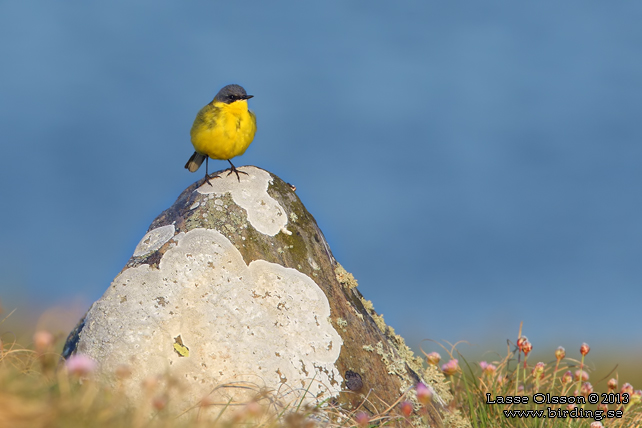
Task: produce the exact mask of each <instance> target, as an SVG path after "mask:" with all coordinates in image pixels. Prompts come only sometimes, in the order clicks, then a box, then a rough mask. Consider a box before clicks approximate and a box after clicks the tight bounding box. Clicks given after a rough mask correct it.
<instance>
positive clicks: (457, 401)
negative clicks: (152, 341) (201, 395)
mask: <svg viewBox="0 0 642 428" xmlns="http://www.w3.org/2000/svg"><path fill="white" fill-rule="evenodd" d="M0 325H1V323H0ZM521 333H522V332H521V327H520V331H519V334H518V340H517V341H516V342H515V344H512V343H509V345H508V347H507V353H506V355H505V356H504V357H503V358H501V359H500V358H498V359H497V360H496V361H489V362H487V361H480V362H468V361H467V360H466V359H465V358H464V357H463V356H462V355H461V354H460V353H459V352H458V351H457V346H456V345H457V344H455V345H454V346H450V347H448V348H446V347H443V348H444V350H445V351H446V353H447V354H448V355H449V357H450V361H448V362H447V363H445V364H443V365H441V366H439V363H440V362H441V361H440V360H441V356H440V355H439V354H438V353H436V352H432V353H430V354H425V355H426V363H427V365H426V370H431V371H433V372H439V373H441V374H440V376H441V375H442V374H443V375H444V376H446V379H447V382H448V386H449V388H450V391H451V393H452V395H453V397H454V398H453V399H452V401H450V402H449V403H447V408H448V409H450V410H453V409H458V410H459V411H460V412H461V413H462V414H463V415H464V416H465V418H466V419H467V420H468V421H469V423H470V426H471V427H475V428H479V427H498V428H508V427H511V428H512V427H525V428H530V427H532V428H536V427H537V428H539V427H572V428H580V427H586V428H589V427H590V428H595V427H600V426H604V427H640V426H642V406H641V404H640V395H642V392H640V391H634V390H633V387H631V386H630V385H629V384H627V383H625V382H621V381H620V380H619V379H618V377H617V373H612V374H611V375H609V376H608V377H606V378H604V379H598V380H595V381H594V380H593V379H591V372H592V370H591V369H590V368H588V367H587V362H588V361H589V359H590V348H589V347H588V345H586V344H582V345H581V346H578V347H577V349H576V350H575V351H573V352H571V351H569V354H572V356H574V357H576V358H571V357H570V356H567V355H566V351H565V350H564V349H563V348H561V347H560V348H558V349H557V350H552V351H551V352H550V355H551V358H550V359H549V361H547V362H538V361H536V362H533V361H532V358H531V359H529V356H531V355H532V354H531V352H532V349H533V347H534V345H531V344H530V342H529V341H528V339H526V338H525V337H524V336H522V334H521ZM0 337H1V338H2V341H0V427H5V426H6V427H15V428H22V427H24V428H41V427H42V428H49V427H65V428H75V427H96V428H102V427H132V428H161V427H163V428H164V427H177V428H182V427H186V428H192V427H217V428H218V427H232V426H234V427H236V426H248V427H249V426H253V427H265V428H273V427H274V428H276V427H313V426H321V425H323V426H328V427H376V426H402V427H410V426H413V425H415V426H416V425H418V424H419V425H420V424H421V420H422V418H423V416H422V415H423V414H425V412H426V408H427V407H429V406H433V405H434V401H433V400H436V398H435V397H434V391H433V390H432V388H431V387H430V386H425V385H423V384H419V385H417V386H416V387H415V388H413V389H412V390H411V391H407V392H406V394H403V395H401V396H400V397H399V400H398V401H397V402H396V403H391V405H390V407H389V408H388V409H385V411H382V413H381V414H376V415H372V414H368V413H366V412H365V411H364V409H367V408H368V406H367V405H364V406H360V407H358V408H357V409H353V410H350V411H346V410H342V409H340V408H338V406H336V405H333V404H330V403H324V405H323V406H318V407H317V408H314V407H306V406H303V405H301V402H300V401H299V402H296V401H295V402H293V403H289V404H285V405H283V404H282V403H278V404H279V405H277V401H279V397H278V396H277V395H275V394H274V392H271V391H261V390H256V391H255V392H256V394H255V397H254V399H253V400H251V401H249V402H247V403H232V402H229V403H224V404H225V405H223V406H220V403H217V404H219V407H218V408H217V409H221V410H217V412H215V413H214V415H215V416H214V417H208V416H205V415H206V414H208V413H209V414H210V415H211V414H212V412H206V411H205V410H207V409H208V408H209V406H212V405H214V404H215V403H209V402H207V400H203V401H202V402H201V403H199V404H198V405H197V406H196V407H197V409H195V410H196V411H192V412H190V413H189V414H183V415H178V414H175V413H172V412H171V411H170V410H169V409H170V407H171V406H169V400H170V398H169V397H170V396H171V394H169V392H170V391H169V389H171V388H172V382H171V381H170V380H169V379H164V380H163V381H160V380H159V379H149V380H146V381H145V383H144V390H145V391H146V394H145V397H144V398H143V399H141V401H140V402H138V403H135V404H134V405H133V404H132V403H130V402H128V401H127V399H126V395H125V394H124V391H122V390H120V389H119V388H118V387H116V388H109V387H106V386H104V385H102V384H101V383H100V382H98V381H96V380H95V379H94V378H93V377H92V373H93V371H94V370H95V362H93V361H91V360H90V359H88V358H86V357H84V356H82V355H79V356H77V357H76V358H72V359H69V360H67V362H65V363H61V362H60V356H59V354H58V353H57V352H56V351H55V350H56V349H60V348H61V346H62V337H59V338H58V339H56V338H54V337H53V336H52V335H51V334H49V333H48V332H46V331H39V332H37V333H36V334H35V335H34V336H33V344H32V345H30V346H29V347H25V346H20V345H19V344H18V343H16V340H15V339H13V338H12V336H11V335H10V334H3V335H1V336H0ZM116 374H117V376H118V377H121V378H123V379H124V378H126V377H128V376H129V375H130V374H131V373H129V372H128V370H127V368H126V367H123V369H122V370H121V371H119V372H118V373H116ZM591 382H594V384H591ZM229 386H230V385H227V387H229ZM235 387H239V388H249V386H247V385H235ZM488 394H489V395H488ZM546 394H550V396H551V397H567V400H576V401H578V403H577V404H570V405H569V404H547V403H541V404H538V403H533V399H534V398H535V397H538V398H542V399H545V398H546ZM591 394H597V395H591ZM602 394H605V395H602ZM625 394H628V395H625ZM500 397H504V399H505V401H507V400H508V397H519V401H521V400H523V399H524V397H528V399H529V402H528V403H527V404H522V403H515V401H518V400H517V399H515V398H511V400H512V401H513V403H500V401H501V398H500ZM594 397H597V398H598V399H599V401H602V400H603V399H605V398H606V399H607V400H608V401H609V402H608V403H604V404H603V403H594V404H591V403H590V402H589V401H593V400H592V399H593V398H594ZM582 399H583V400H586V403H583V402H579V401H580V400H582ZM618 400H619V403H618ZM366 404H367V403H366ZM321 407H323V410H321ZM526 411H542V412H544V413H543V414H545V415H547V416H550V415H556V416H561V415H562V414H563V412H565V411H566V412H569V413H568V415H569V416H571V417H566V418H562V417H556V418H550V417H547V418H543V417H533V414H528V417H525V416H526V414H525V413H524V414H522V417H517V416H514V417H509V416H507V413H509V414H510V412H513V415H516V414H517V413H515V412H526ZM571 412H574V413H571ZM607 412H611V413H612V416H613V415H615V414H616V413H615V412H621V415H620V414H619V413H618V414H617V415H618V416H619V417H612V418H608V417H606V416H607ZM602 413H603V415H604V418H603V419H602V418H601V417H600V416H601V415H602ZM572 416H575V417H572ZM596 419H598V420H599V421H598V420H596Z"/></svg>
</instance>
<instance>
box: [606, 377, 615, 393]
mask: <svg viewBox="0 0 642 428" xmlns="http://www.w3.org/2000/svg"><path fill="white" fill-rule="evenodd" d="M606 385H607V386H608V387H609V391H615V390H616V389H617V379H615V378H611V379H609V381H608V382H607V384H606Z"/></svg>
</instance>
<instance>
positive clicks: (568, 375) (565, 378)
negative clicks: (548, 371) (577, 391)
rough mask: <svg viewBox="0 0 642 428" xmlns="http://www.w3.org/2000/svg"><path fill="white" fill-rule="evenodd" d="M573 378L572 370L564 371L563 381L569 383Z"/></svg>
mask: <svg viewBox="0 0 642 428" xmlns="http://www.w3.org/2000/svg"><path fill="white" fill-rule="evenodd" d="M572 380H573V373H572V372H571V371H570V370H567V371H566V373H564V376H562V383H569V382H570V381H572Z"/></svg>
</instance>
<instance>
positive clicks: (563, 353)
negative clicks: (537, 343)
mask: <svg viewBox="0 0 642 428" xmlns="http://www.w3.org/2000/svg"><path fill="white" fill-rule="evenodd" d="M565 356H566V349H564V348H563V347H562V346H560V347H558V348H557V349H556V350H555V358H557V361H560V360H561V359H562V358H564V357H565Z"/></svg>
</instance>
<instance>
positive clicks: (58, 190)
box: [0, 0, 642, 357]
mask: <svg viewBox="0 0 642 428" xmlns="http://www.w3.org/2000/svg"><path fill="white" fill-rule="evenodd" d="M640 22H642V3H640V2H604V1H587V0H582V1H579V0H578V1H565V2H559V1H540V2H514V1H490V2H483V4H481V3H477V2H470V1H468V2H464V1H448V2H437V1H429V2H426V1H416V2H413V1H411V2H406V3H404V4H403V5H402V4H401V3H393V2H385V1H345V0H342V1H323V2H256V3H250V2H225V3H223V2H200V1H191V2H168V1H139V2H129V1H112V2H95V3H94V2H92V4H86V2H81V1H67V2H47V1H34V2H7V1H5V2H2V3H1V4H0V58H1V66H0V192H1V193H0V195H1V199H2V209H1V210H0V223H1V224H2V225H3V231H2V238H1V239H0V272H1V274H0V298H2V299H3V305H4V306H5V310H10V309H13V307H14V306H15V307H18V311H27V310H29V308H26V307H24V302H28V305H29V307H31V308H32V309H33V307H34V306H37V307H41V308H46V307H48V306H50V305H54V304H64V303H65V302H68V301H71V300H73V299H75V298H78V296H80V298H82V299H83V301H84V302H85V303H84V305H88V304H89V303H90V302H91V301H93V300H95V299H97V298H99V297H100V296H101V295H102V293H103V291H104V290H105V289H106V288H107V287H108V285H109V283H110V282H111V280H112V279H113V278H114V277H115V276H116V274H118V272H119V271H120V269H121V268H122V267H123V266H124V264H125V262H126V261H127V260H128V259H129V257H130V255H131V254H132V252H133V249H134V247H135V246H136V244H137V243H138V241H139V240H140V238H141V237H142V236H143V234H144V233H145V231H146V230H147V227H148V226H149V224H150V222H151V221H152V220H153V219H154V218H155V217H156V216H157V215H158V214H159V213H160V212H161V211H162V210H164V209H165V208H167V207H169V206H170V205H171V204H172V203H173V202H174V200H175V199H176V197H177V196H178V195H179V193H180V192H181V191H182V190H183V189H184V188H185V187H187V186H189V185H190V184H191V183H193V182H194V181H195V180H197V179H200V178H201V177H202V171H198V173H196V174H189V173H188V172H187V171H186V170H184V169H183V165H184V164H185V162H186V161H187V158H188V157H189V156H190V155H191V153H192V151H193V150H192V146H191V144H190V141H189V129H190V126H191V124H192V121H193V119H194V116H195V114H196V112H197V111H198V109H199V108H201V107H202V106H203V105H204V104H206V103H208V102H209V101H210V100H211V99H212V98H213V96H214V95H215V94H216V92H217V91H218V90H219V89H220V88H221V87H222V86H223V85H225V84H228V83H239V84H241V85H243V86H244V87H245V88H246V89H247V91H248V93H250V94H253V95H255V98H253V99H252V100H251V101H250V106H251V108H252V109H253V110H254V111H255V112H256V114H257V117H258V133H257V135H256V139H255V141H254V143H253V145H252V146H251V147H250V149H249V150H248V151H247V152H246V154H245V155H244V156H243V157H242V158H237V159H236V160H235V164H236V165H237V166H238V165H246V164H253V165H257V166H260V167H262V168H264V169H267V170H269V171H271V172H273V173H275V174H277V175H278V176H280V177H281V178H282V179H284V180H286V181H288V182H290V183H293V184H294V185H296V186H297V194H298V195H299V197H300V198H301V199H302V201H303V202H304V204H305V205H306V206H307V208H308V210H309V211H310V212H311V213H312V214H313V215H314V216H315V218H316V219H317V221H318V223H319V225H320V227H321V229H322V230H323V232H324V233H325V235H326V237H327V239H328V241H329V243H330V246H331V248H332V250H333V252H334V254H335V256H336V258H337V259H338V260H339V261H340V263H342V264H343V265H344V267H345V268H346V269H347V270H348V271H350V272H352V273H353V274H354V275H355V277H356V278H357V279H358V280H359V283H360V290H361V292H362V293H363V294H364V295H365V296H366V297H367V298H368V299H371V300H372V301H373V303H374V305H375V308H376V309H377V310H378V311H379V312H380V313H383V314H384V315H385V318H386V321H387V322H388V323H389V324H391V325H392V326H394V327H395V328H396V330H397V332H399V333H400V334H402V335H403V336H405V337H406V338H407V340H408V342H409V343H410V344H411V345H413V346H417V345H418V344H419V341H420V340H421V339H423V338H431V339H435V340H442V339H443V340H448V341H452V342H454V341H457V340H460V339H462V340H467V341H469V342H471V343H473V344H477V345H478V348H480V349H481V350H485V349H488V348H491V347H495V346H497V347H499V348H500V349H501V347H502V346H504V344H505V339H507V338H510V339H512V340H514V339H515V338H516V335H517V329H518V327H519V322H520V321H522V320H523V321H524V322H525V333H526V334H527V335H528V337H529V338H530V339H531V341H532V342H534V344H535V346H536V348H537V347H538V344H543V343H547V344H548V343H551V344H552V345H554V346H557V345H564V346H566V347H567V350H569V351H571V350H572V351H573V353H574V354H575V356H577V355H578V353H577V350H578V349H579V345H580V343H581V342H583V341H586V342H589V343H590V344H591V345H592V347H593V349H595V348H596V347H600V348H602V349H604V348H608V347H615V348H616V349H629V348H633V349H635V352H637V353H638V355H642V352H641V351H640V349H641V346H640V345H641V343H642V329H640V317H639V310H640V306H641V305H640V302H642V291H641V290H642V288H641V287H640V278H641V274H642V268H641V266H642V265H641V263H640V262H641V254H642V252H641V250H642V223H641V209H642V191H641V188H642V186H641V183H642V168H641V166H640V165H641V161H642V148H641V142H642V117H641V113H642V80H641V78H642V52H641V51H642V48H641V46H642V43H641V42H642V25H640ZM226 166H227V163H226V162H220V161H219V162H213V163H211V165H210V167H213V168H212V170H216V169H222V168H225V167H226ZM12 302H18V303H15V304H14V303H12ZM85 307H86V306H85ZM539 346H540V347H541V345H539ZM576 348H577V349H576ZM553 349H554V348H553ZM553 349H551V350H550V353H551V357H552V350H553ZM611 350H612V349H611Z"/></svg>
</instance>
